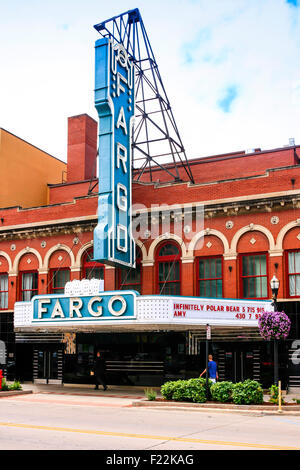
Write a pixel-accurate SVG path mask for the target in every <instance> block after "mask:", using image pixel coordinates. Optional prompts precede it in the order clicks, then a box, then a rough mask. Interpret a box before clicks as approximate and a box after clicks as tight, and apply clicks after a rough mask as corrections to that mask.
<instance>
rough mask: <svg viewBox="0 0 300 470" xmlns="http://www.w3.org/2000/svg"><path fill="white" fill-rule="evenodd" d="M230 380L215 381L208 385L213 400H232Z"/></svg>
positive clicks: (223, 401)
mask: <svg viewBox="0 0 300 470" xmlns="http://www.w3.org/2000/svg"><path fill="white" fill-rule="evenodd" d="M232 389H233V383H232V382H216V383H214V384H212V386H211V387H210V393H211V397H212V399H213V400H215V401H220V402H221V403H226V402H229V401H231V400H232Z"/></svg>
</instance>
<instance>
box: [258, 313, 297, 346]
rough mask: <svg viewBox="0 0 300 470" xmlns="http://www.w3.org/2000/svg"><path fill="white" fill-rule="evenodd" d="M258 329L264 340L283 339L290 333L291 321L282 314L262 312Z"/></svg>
mask: <svg viewBox="0 0 300 470" xmlns="http://www.w3.org/2000/svg"><path fill="white" fill-rule="evenodd" d="M258 328H259V333H260V336H262V337H263V338H264V339H285V338H287V337H288V335H289V332H290V328H291V320H290V319H289V317H288V316H287V315H286V314H285V313H284V312H263V314H262V315H261V317H260V319H259V320H258Z"/></svg>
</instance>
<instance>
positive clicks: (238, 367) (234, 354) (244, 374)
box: [224, 348, 254, 382]
mask: <svg viewBox="0 0 300 470" xmlns="http://www.w3.org/2000/svg"><path fill="white" fill-rule="evenodd" d="M253 360H254V354H253V351H250V350H244V349H243V348H235V349H232V350H231V351H225V354H224V361H225V367H224V369H225V380H229V381H232V382H243V381H244V380H246V379H252V378H253Z"/></svg>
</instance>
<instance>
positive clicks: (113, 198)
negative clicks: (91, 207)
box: [94, 38, 135, 267]
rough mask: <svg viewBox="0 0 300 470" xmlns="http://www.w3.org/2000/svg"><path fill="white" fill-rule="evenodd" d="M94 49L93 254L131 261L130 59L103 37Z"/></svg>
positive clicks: (97, 257)
mask: <svg viewBox="0 0 300 470" xmlns="http://www.w3.org/2000/svg"><path fill="white" fill-rule="evenodd" d="M95 51H96V52H95V107H96V109H97V112H98V115H99V157H98V161H99V171H98V176H99V200H98V224H97V227H96V228H95V230H94V259H95V260H97V261H102V262H105V263H108V264H111V265H114V266H118V265H120V266H128V267H134V266H135V242H134V239H133V237H132V233H131V204H132V193H131V191H132V189H131V134H132V124H133V118H134V78H135V77H134V65H133V63H132V61H131V60H130V59H129V57H128V55H127V52H126V50H125V48H124V47H123V46H122V45H121V44H113V43H112V42H111V41H110V40H109V39H107V38H104V39H99V40H98V41H96V45H95Z"/></svg>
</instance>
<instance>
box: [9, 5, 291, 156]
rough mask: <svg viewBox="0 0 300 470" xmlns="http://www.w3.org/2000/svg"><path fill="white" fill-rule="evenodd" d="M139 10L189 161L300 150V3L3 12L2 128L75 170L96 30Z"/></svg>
mask: <svg viewBox="0 0 300 470" xmlns="http://www.w3.org/2000/svg"><path fill="white" fill-rule="evenodd" d="M133 8H139V10H140V13H141V16H142V18H143V22H144V25H145V27H146V30H147V34H148V37H149V39H150V42H151V45H152V49H153V52H154V55H155V58H156V61H157V64H158V67H159V70H160V74H161V77H162V80H163V83H164V87H165V89H166V93H167V95H168V98H169V101H170V103H171V106H172V110H173V114H174V117H175V120H176V123H177V127H178V129H179V133H180V136H181V140H182V141H183V144H184V146H185V149H186V155H187V157H188V158H197V157H205V156H209V155H217V154H222V153H229V152H234V151H242V150H248V149H253V148H261V149H262V150H265V149H273V148H278V147H283V146H285V145H289V139H291V138H293V139H295V143H296V145H300V47H299V44H300V0H250V1H249V0H248V1H247V0H159V1H158V0H151V1H150V0H133V1H131V0H130V1H129V0H128V1H127V0H115V1H114V2H108V1H103V0H97V1H96V0H85V1H79V0H51V1H48V0H44V1H40V0H39V1H38V0H26V1H24V0H12V1H10V2H8V1H5V0H0V11H1V15H0V127H2V128H4V129H6V130H8V131H9V132H11V133H13V134H15V135H17V136H18V137H20V138H22V139H24V140H26V141H28V142H30V143H31V144H33V145H35V146H37V147H39V148H40V149H42V150H44V151H46V152H48V153H50V154H51V155H53V156H55V157H57V158H59V159H61V160H63V161H66V160H67V120H68V117H70V116H74V115H78V114H83V113H87V114H89V115H90V116H91V117H93V118H94V119H96V120H98V117H97V113H96V110H95V108H94V43H95V41H96V40H97V39H98V38H99V37H100V35H99V33H98V32H97V31H96V30H95V29H94V27H93V26H94V25H95V24H97V23H100V22H101V21H104V20H106V19H108V18H111V17H113V16H116V15H119V14H121V13H123V12H126V11H128V10H131V9H133Z"/></svg>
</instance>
